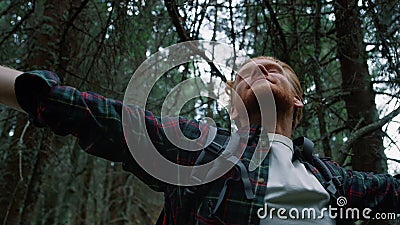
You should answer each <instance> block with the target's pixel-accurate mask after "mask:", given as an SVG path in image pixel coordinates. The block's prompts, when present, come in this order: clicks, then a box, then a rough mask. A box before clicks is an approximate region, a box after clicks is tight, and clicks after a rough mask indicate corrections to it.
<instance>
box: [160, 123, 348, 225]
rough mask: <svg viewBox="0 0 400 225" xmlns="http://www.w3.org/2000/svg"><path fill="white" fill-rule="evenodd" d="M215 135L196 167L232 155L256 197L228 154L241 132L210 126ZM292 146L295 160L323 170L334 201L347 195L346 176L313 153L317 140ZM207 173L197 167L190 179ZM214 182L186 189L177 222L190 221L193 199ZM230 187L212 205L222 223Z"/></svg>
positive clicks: (339, 224)
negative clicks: (201, 171)
mask: <svg viewBox="0 0 400 225" xmlns="http://www.w3.org/2000/svg"><path fill="white" fill-rule="evenodd" d="M214 136H215V138H214V139H213V140H212V141H211V143H210V145H208V146H207V147H206V148H205V149H203V150H202V152H201V153H200V154H199V157H198V158H197V160H196V162H195V164H194V166H196V165H202V164H205V163H208V162H211V161H212V160H214V159H215V158H216V157H217V156H219V155H221V154H223V153H224V154H225V155H227V156H229V157H227V158H226V160H228V161H231V162H235V165H234V168H235V169H236V170H237V171H238V172H239V174H240V181H241V182H242V183H243V187H244V190H243V191H244V193H245V195H246V198H247V199H253V198H254V197H255V196H254V193H253V191H252V185H251V183H250V181H249V176H248V171H247V168H246V167H245V165H244V164H243V163H242V162H241V161H240V160H238V158H236V156H234V154H229V152H232V151H234V150H233V149H228V148H227V146H228V142H229V141H232V142H233V144H231V145H230V146H234V147H232V148H236V147H237V146H238V144H239V141H240V137H239V135H238V134H236V133H233V134H231V133H230V132H229V131H228V130H226V129H223V128H219V127H218V128H215V127H210V131H209V135H208V137H209V138H210V137H214ZM293 145H294V156H293V161H294V160H296V159H300V160H302V161H305V162H308V163H310V164H311V165H313V166H314V167H315V168H316V169H317V170H318V171H319V172H320V173H321V175H322V177H323V178H324V181H323V182H321V185H322V186H323V187H324V189H325V190H326V191H327V192H328V193H329V195H330V196H331V200H332V202H333V203H334V204H335V203H336V200H337V199H338V198H339V197H340V196H343V194H344V189H343V179H342V177H341V176H338V175H334V172H333V169H332V167H331V165H330V164H328V163H327V161H329V160H330V159H329V158H319V157H318V156H316V155H315V154H313V151H314V143H313V142H312V141H311V140H309V139H307V138H305V137H300V138H297V139H295V140H293ZM226 152H228V154H226ZM305 165H307V164H305ZM306 167H307V166H306ZM307 169H309V168H307ZM205 176H207V175H204V174H197V171H196V170H195V167H194V169H193V171H192V173H191V177H190V179H196V180H204V179H205ZM211 185H212V182H211V183H207V184H203V185H198V186H188V187H185V188H184V191H183V196H182V213H181V215H182V216H180V217H178V218H177V225H187V224H188V221H189V216H190V211H191V209H192V208H193V207H195V206H193V202H195V201H194V199H200V198H201V197H203V196H204V195H205V192H206V191H207V190H209V188H211V187H210V186H211ZM227 187H228V184H227V182H225V183H224V185H223V187H222V188H221V190H220V194H219V196H218V200H217V203H216V204H215V205H209V210H210V215H211V216H212V217H214V218H216V219H217V220H218V221H220V222H221V224H224V223H223V222H222V220H220V219H219V218H218V216H217V215H216V212H217V210H218V208H219V206H220V205H221V203H222V201H223V199H224V197H225V193H226V191H227ZM162 218H163V213H162V214H161V215H160V217H159V219H158V221H157V223H156V224H157V225H158V224H161V222H162ZM336 224H337V225H352V224H354V221H353V220H341V219H337V220H336Z"/></svg>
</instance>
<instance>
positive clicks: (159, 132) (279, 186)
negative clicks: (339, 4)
mask: <svg viewBox="0 0 400 225" xmlns="http://www.w3.org/2000/svg"><path fill="white" fill-rule="evenodd" d="M21 74H22V73H21V72H19V71H16V70H12V69H8V68H4V67H2V68H0V90H1V91H0V102H2V103H3V104H6V105H8V106H11V107H13V108H15V109H17V110H19V111H22V112H26V113H27V114H28V115H29V117H30V120H31V121H32V122H33V123H34V124H35V125H36V126H38V127H43V126H48V127H50V128H51V129H52V130H53V131H54V132H55V133H56V134H60V135H67V134H72V135H74V136H76V137H77V138H78V140H79V144H80V146H81V147H82V148H83V149H84V150H85V151H87V152H88V153H90V154H93V155H96V156H99V157H102V158H105V159H109V160H112V161H117V162H122V163H123V167H124V169H125V170H127V171H130V172H132V173H133V174H135V175H136V176H137V177H139V178H140V179H141V180H143V181H144V182H145V183H146V184H147V185H149V186H150V187H151V188H153V189H154V190H157V191H162V192H164V193H165V195H164V196H165V205H164V209H163V214H162V216H161V217H160V219H159V221H158V223H159V224H177V223H182V222H180V221H181V219H180V218H183V217H188V219H187V221H186V222H184V223H186V224H203V225H205V224H241V225H247V224H261V225H264V224H274V225H275V224H278V225H279V224H282V225H285V224H336V222H335V218H334V215H330V214H332V212H330V211H329V210H327V209H329V205H330V201H331V200H332V199H331V197H330V195H329V193H328V192H327V191H326V190H325V188H324V187H323V186H322V185H321V184H322V183H324V179H323V177H322V175H321V174H320V172H319V171H318V170H317V169H316V168H315V167H314V166H313V165H312V164H310V163H309V162H306V161H304V160H301V158H296V157H294V148H293V143H292V141H291V139H290V138H291V135H292V131H293V129H294V128H295V127H296V126H297V124H298V122H299V120H300V118H301V112H302V107H303V103H302V94H303V93H302V89H301V87H300V84H299V81H298V78H297V76H296V74H295V72H294V71H293V69H292V68H291V67H290V66H288V65H287V64H285V63H283V62H281V61H279V60H277V59H275V58H271V57H258V58H255V59H253V60H251V61H249V62H247V63H245V64H244V65H243V66H242V68H241V69H240V70H239V72H238V76H237V77H236V80H235V81H234V82H229V83H228V84H229V86H230V87H231V88H232V89H231V91H236V93H237V96H233V97H232V111H231V118H232V119H233V120H235V122H236V124H237V125H238V131H237V133H238V134H239V135H242V134H248V135H249V139H248V140H245V141H241V142H240V145H242V146H241V147H243V148H245V151H244V152H243V154H242V155H241V160H240V161H241V162H242V163H243V164H244V166H245V167H246V168H249V166H250V163H251V162H252V160H251V159H252V156H253V155H254V154H255V153H256V151H261V152H264V153H265V154H267V157H265V159H263V160H262V161H261V162H259V165H258V166H257V167H256V168H254V169H252V170H250V171H248V176H249V177H248V178H246V179H248V180H249V181H250V184H251V190H250V191H251V192H252V193H253V194H254V198H249V197H248V196H247V195H246V193H245V191H244V189H245V188H244V183H243V182H242V181H243V178H241V174H240V172H239V171H238V170H235V168H232V170H230V171H228V172H227V173H226V174H224V175H223V176H222V177H220V178H218V179H217V180H216V181H213V182H212V183H211V184H209V186H207V187H209V188H208V189H207V191H206V192H204V193H203V194H202V195H203V196H201V197H199V198H196V199H193V201H194V202H193V204H191V207H190V208H189V210H187V209H185V207H188V206H187V205H183V203H182V198H183V193H184V192H185V191H184V190H185V189H184V187H179V186H176V185H171V184H168V183H166V182H163V181H161V180H159V179H156V178H154V177H153V176H151V175H149V174H148V173H147V172H146V171H145V170H144V169H143V168H142V167H140V166H139V165H138V163H137V161H136V159H134V158H133V157H132V155H131V153H130V151H129V150H128V147H127V143H126V142H127V141H128V140H126V139H125V138H124V134H123V128H122V122H121V120H122V119H121V112H122V110H124V109H125V108H126V107H131V108H129V109H128V110H127V111H129V119H130V120H131V121H132V122H133V124H138V125H140V123H139V120H140V118H142V117H143V118H144V120H145V124H144V125H143V126H136V129H138V130H135V131H134V132H135V134H137V136H141V135H142V134H141V133H140V132H142V133H143V132H144V130H145V128H144V126H146V128H147V132H148V135H149V137H150V139H151V142H152V143H153V144H154V146H156V148H157V150H158V151H159V152H160V153H161V154H162V155H163V156H165V157H166V158H168V160H170V161H172V162H175V163H178V164H182V165H194V163H195V161H196V159H197V158H198V156H199V151H197V152H188V151H183V150H181V149H179V148H177V147H176V146H174V145H172V144H171V143H170V142H169V141H168V139H167V138H166V136H165V130H166V129H170V130H173V131H179V130H182V132H183V133H184V134H185V136H187V137H188V138H197V137H198V136H199V135H200V133H203V132H205V133H208V132H209V130H210V128H209V127H208V126H200V124H199V122H198V121H195V120H188V119H186V118H179V121H174V120H172V119H169V118H166V119H165V120H163V121H162V122H161V120H160V118H158V117H156V116H154V115H153V114H152V113H151V112H148V111H143V110H142V109H140V108H137V107H134V106H126V105H123V104H122V103H121V102H119V101H116V100H112V99H107V98H104V97H102V96H99V95H97V94H93V93H87V92H80V91H78V90H76V89H75V88H72V87H68V86H61V85H60V83H59V79H58V77H57V76H56V75H55V74H54V73H52V72H48V71H33V72H28V73H24V74H22V75H21ZM260 74H261V76H260ZM14 86H15V90H14V88H13V87H14ZM267 91H271V92H272V94H273V97H274V99H275V103H274V104H275V108H276V125H274V126H270V124H268V122H265V121H268V120H266V119H265V118H263V116H264V117H265V115H262V111H263V110H262V109H263V107H265V106H263V105H262V104H260V103H259V102H260V99H259V98H258V96H260V95H262V94H263V93H265V92H267ZM240 102H243V104H244V106H245V109H243V108H240V107H238V105H239V103H240ZM266 107H268V106H266ZM266 132H268V133H275V136H274V139H273V140H272V144H271V146H270V147H269V146H264V149H263V146H261V150H260V148H258V147H257V148H256V146H257V143H258V142H259V140H260V141H262V139H263V135H265V133H266ZM134 142H137V143H138V146H140V145H141V144H143V143H141V142H142V139H141V138H137V140H134ZM133 151H134V150H133ZM328 163H329V165H330V166H331V167H332V168H333V170H334V173H335V174H336V175H340V176H341V177H342V179H343V191H344V197H345V198H346V200H347V204H346V205H345V206H346V207H348V208H357V209H359V210H364V209H369V208H370V209H373V210H380V211H382V212H396V213H399V212H400V183H399V182H398V181H397V180H396V179H394V178H393V177H391V176H389V175H373V174H369V173H360V172H355V171H346V170H345V169H343V168H340V167H339V166H338V165H337V164H335V163H334V162H331V161H330V162H328ZM225 184H226V188H227V189H226V190H225V191H224V192H223V193H224V194H223V196H222V197H223V198H222V199H221V198H219V197H220V194H221V187H225V186H224V185H225ZM304 212H306V213H308V215H305V213H304ZM334 213H337V211H336V212H334ZM334 213H333V214H334ZM183 214H184V215H183ZM336 216H339V215H336Z"/></svg>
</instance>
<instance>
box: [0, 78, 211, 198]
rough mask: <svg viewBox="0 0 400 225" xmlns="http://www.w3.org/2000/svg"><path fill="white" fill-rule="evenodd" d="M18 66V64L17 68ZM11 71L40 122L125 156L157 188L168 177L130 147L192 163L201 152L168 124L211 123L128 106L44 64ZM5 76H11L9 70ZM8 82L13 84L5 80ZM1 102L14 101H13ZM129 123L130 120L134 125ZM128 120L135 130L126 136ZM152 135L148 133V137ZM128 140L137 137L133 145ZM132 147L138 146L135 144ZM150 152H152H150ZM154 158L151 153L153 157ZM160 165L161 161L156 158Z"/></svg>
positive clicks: (104, 153)
mask: <svg viewBox="0 0 400 225" xmlns="http://www.w3.org/2000/svg"><path fill="white" fill-rule="evenodd" d="M11 71H13V70H11ZM12 74H14V75H9V77H10V78H9V79H7V80H6V79H5V80H6V81H7V82H8V83H9V84H8V86H11V87H12V86H14V88H8V89H9V90H11V91H9V92H11V94H10V95H12V99H13V105H14V106H16V107H18V108H19V109H20V110H23V111H25V112H26V113H27V114H28V115H29V119H30V121H31V122H32V123H33V124H34V125H35V126H37V127H49V128H50V129H51V130H52V131H53V132H55V133H56V134H58V135H68V134H72V135H73V136H75V137H77V138H78V143H79V145H80V146H81V148H82V149H84V150H85V151H86V152H87V153H89V154H92V155H95V156H98V157H101V158H105V159H108V160H111V161H116V162H122V163H123V165H124V166H123V167H124V169H125V170H128V171H130V172H132V173H134V174H135V175H136V176H137V177H139V178H140V179H141V180H142V181H144V182H145V183H146V184H148V185H149V186H150V187H152V188H153V189H156V190H163V188H164V187H165V183H164V182H162V181H160V180H157V179H155V178H153V177H152V176H151V175H149V174H148V173H147V172H146V171H144V170H143V168H141V167H140V166H139V165H138V163H137V161H136V160H135V159H134V158H133V157H132V155H131V153H130V151H141V152H142V151H146V150H147V149H149V146H151V144H153V145H154V146H155V147H156V148H157V150H158V152H159V153H161V154H162V155H163V156H164V157H166V158H167V159H169V160H170V161H172V162H176V163H178V164H184V165H191V164H193V163H194V160H195V157H196V154H197V153H194V152H189V151H181V150H180V149H178V148H177V147H176V146H174V145H173V144H172V143H170V142H169V141H168V139H167V138H166V136H165V131H166V129H168V130H170V131H171V133H173V134H175V133H179V131H183V133H184V134H185V135H188V137H189V138H197V136H199V134H200V129H202V131H201V132H204V131H206V132H207V129H208V128H207V127H206V126H202V128H199V123H198V122H197V121H188V120H187V119H185V118H179V120H174V119H172V118H165V119H166V120H164V121H161V120H160V118H159V117H156V116H154V115H153V114H152V113H151V112H149V111H145V110H143V109H141V108H139V107H137V106H134V105H132V106H127V105H124V104H123V103H122V102H121V101H118V100H114V99H110V98H105V97H103V96H101V95H99V94H96V93H93V92H82V91H79V90H77V89H76V88H74V87H70V86H63V85H60V79H59V78H58V76H57V75H56V74H55V73H53V72H50V71H44V70H38V71H31V72H27V73H23V74H21V75H18V74H19V72H18V73H17V72H14V73H12ZM4 77H5V76H4ZM5 86H7V85H5ZM6 100H7V102H4V101H2V102H1V103H4V104H7V105H9V106H11V103H9V102H12V101H10V100H9V99H7V98H6ZM123 110H125V111H126V112H127V116H128V118H129V119H128V121H129V123H123V121H122V111H123ZM127 124H130V125H129V126H128V125H127ZM123 126H124V127H127V130H128V132H129V134H130V135H128V136H127V137H125V135H124V132H123ZM146 134H147V135H148V137H149V138H150V139H148V138H144V137H145V136H146ZM127 141H130V142H129V143H133V144H132V145H133V149H129V148H128V146H127ZM131 147H132V146H131ZM144 153H145V154H146V153H148V152H144ZM150 159H151V158H150ZM150 164H151V165H153V166H154V167H155V168H156V169H159V170H162V169H163V168H159V167H158V166H157V163H156V162H151V163H150Z"/></svg>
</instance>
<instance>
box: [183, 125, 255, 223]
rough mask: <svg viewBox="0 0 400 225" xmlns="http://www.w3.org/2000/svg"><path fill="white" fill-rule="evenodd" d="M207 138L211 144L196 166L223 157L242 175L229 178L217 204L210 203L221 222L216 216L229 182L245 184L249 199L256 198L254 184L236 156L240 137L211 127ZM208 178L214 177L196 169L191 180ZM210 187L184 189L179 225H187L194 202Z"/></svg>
mask: <svg viewBox="0 0 400 225" xmlns="http://www.w3.org/2000/svg"><path fill="white" fill-rule="evenodd" d="M207 138H208V140H207V141H208V142H210V144H209V145H208V146H207V147H206V148H205V149H203V150H202V152H201V153H200V154H199V156H198V158H197V159H196V162H195V164H194V166H197V165H202V164H205V163H208V162H211V161H212V160H214V159H215V158H217V157H218V156H220V155H221V156H223V158H224V159H225V160H227V161H229V162H230V163H232V164H234V168H235V170H236V171H237V172H238V174H239V175H240V178H239V179H237V180H236V179H233V178H227V179H226V180H225V181H224V184H223V186H222V188H221V190H220V193H219V196H218V200H217V202H216V204H213V203H212V202H208V207H209V211H210V215H211V216H213V217H216V219H218V220H219V218H218V217H217V216H216V212H217V211H218V208H219V206H220V205H221V203H222V202H223V199H224V197H225V194H226V191H227V187H228V182H229V181H230V180H236V181H241V182H242V183H243V187H244V193H245V195H246V197H247V198H248V199H252V198H254V197H255V196H254V193H253V188H252V184H251V182H250V180H249V175H248V171H247V169H246V167H245V165H244V164H243V163H242V161H240V159H238V158H237V156H236V154H234V153H235V152H236V149H237V148H238V146H239V144H240V136H239V135H238V134H236V133H232V134H231V133H230V132H229V131H228V130H226V129H223V128H219V127H218V128H215V127H210V131H209V135H208V137H207ZM211 140H212V141H211ZM214 166H216V165H214ZM209 173H212V172H209ZM208 176H212V174H198V173H197V171H196V169H195V168H194V169H193V171H192V173H191V174H190V177H189V179H196V180H197V181H199V180H200V181H202V180H205V179H206V177H208ZM210 185H212V184H210V183H209V184H203V185H198V186H188V187H185V188H184V191H183V197H182V216H180V217H179V218H178V221H177V224H178V225H183V224H184V225H186V224H187V221H188V220H189V214H190V209H191V207H193V202H195V201H194V200H195V199H200V198H202V197H203V195H204V193H205V192H206V191H207V190H208V189H209V188H210Z"/></svg>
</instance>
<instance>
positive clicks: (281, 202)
mask: <svg viewBox="0 0 400 225" xmlns="http://www.w3.org/2000/svg"><path fill="white" fill-rule="evenodd" d="M269 137H270V140H272V145H271V148H270V152H269V155H268V157H269V160H270V163H269V173H268V176H269V177H268V182H267V192H266V194H265V206H264V209H263V210H261V211H260V212H259V214H258V215H259V216H261V220H260V225H266V224H269V225H271V224H273V225H291V224H293V225H295V224H296V225H305V224H322V225H334V224H336V222H335V220H334V219H331V218H330V217H329V214H328V210H327V208H328V205H329V199H330V196H329V194H328V192H327V191H326V190H325V189H324V188H323V187H322V185H321V184H320V183H319V181H318V180H317V178H316V177H315V176H314V175H313V174H312V173H311V172H310V171H308V170H307V169H306V167H305V166H304V164H302V163H300V162H299V161H298V160H295V161H294V162H292V157H293V142H292V140H290V139H289V138H287V137H285V136H282V135H278V134H275V135H274V136H272V135H270V134H269ZM323 208H325V210H322V209H323ZM263 216H265V218H263ZM314 218H315V219H314Z"/></svg>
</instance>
